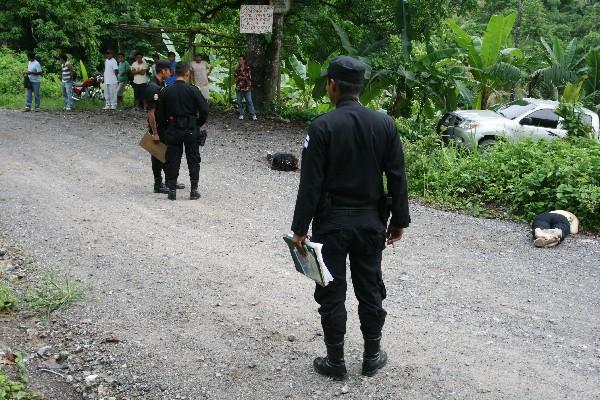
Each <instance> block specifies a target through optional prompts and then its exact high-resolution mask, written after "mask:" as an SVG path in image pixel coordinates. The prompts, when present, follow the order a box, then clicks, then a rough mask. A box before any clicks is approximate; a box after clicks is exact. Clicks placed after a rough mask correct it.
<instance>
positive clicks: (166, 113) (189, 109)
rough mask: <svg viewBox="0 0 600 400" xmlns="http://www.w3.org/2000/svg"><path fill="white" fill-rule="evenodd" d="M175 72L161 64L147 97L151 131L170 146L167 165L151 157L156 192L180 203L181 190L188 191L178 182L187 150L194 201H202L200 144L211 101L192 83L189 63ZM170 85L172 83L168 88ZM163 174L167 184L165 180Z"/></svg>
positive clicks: (182, 64)
mask: <svg viewBox="0 0 600 400" xmlns="http://www.w3.org/2000/svg"><path fill="white" fill-rule="evenodd" d="M171 69H172V67H171V64H170V63H169V62H167V61H160V60H159V61H157V62H156V63H155V64H154V70H155V74H154V77H153V78H152V80H151V81H150V83H149V84H148V85H147V87H146V89H145V94H144V103H145V105H146V112H147V117H148V131H149V133H150V134H151V135H152V139H153V140H154V142H155V143H159V142H162V143H164V144H166V145H167V151H166V161H165V163H163V162H161V161H160V160H159V159H158V158H156V157H154V156H151V164H152V173H153V175H154V193H165V194H167V195H168V198H169V200H176V198H177V189H184V188H185V186H184V185H182V184H178V183H177V179H178V177H179V168H180V165H181V157H182V155H183V153H184V150H185V156H186V160H187V164H188V170H189V174H190V184H191V188H190V199H191V200H198V199H199V198H200V193H199V192H198V182H199V179H200V162H201V157H200V145H201V144H203V140H205V138H204V139H203V134H204V132H203V131H201V130H200V128H201V127H202V125H204V123H205V122H206V120H207V118H208V102H207V100H206V98H205V97H204V95H203V94H202V92H201V90H200V88H199V87H198V86H196V85H194V84H189V83H188V82H189V81H190V78H191V76H192V75H193V73H194V72H193V70H192V67H191V66H190V65H189V64H188V63H186V62H182V61H180V62H177V63H176V64H175V68H174V74H173V73H172V72H171ZM173 77H174V78H175V80H174V81H173V79H172V78H173ZM167 82H172V83H170V84H169V86H168V87H167ZM163 171H164V174H165V182H166V184H165V183H163V179H162V172H163Z"/></svg>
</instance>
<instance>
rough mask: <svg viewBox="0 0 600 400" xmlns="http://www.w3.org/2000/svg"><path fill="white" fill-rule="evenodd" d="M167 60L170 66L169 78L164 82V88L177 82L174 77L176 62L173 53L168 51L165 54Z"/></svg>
mask: <svg viewBox="0 0 600 400" xmlns="http://www.w3.org/2000/svg"><path fill="white" fill-rule="evenodd" d="M167 59H168V60H169V64H170V65H171V77H170V78H169V79H167V80H166V81H165V87H166V86H171V85H172V84H174V83H175V81H176V80H177V77H176V76H175V65H176V64H177V61H175V52H173V51H170V52H169V53H168V54H167Z"/></svg>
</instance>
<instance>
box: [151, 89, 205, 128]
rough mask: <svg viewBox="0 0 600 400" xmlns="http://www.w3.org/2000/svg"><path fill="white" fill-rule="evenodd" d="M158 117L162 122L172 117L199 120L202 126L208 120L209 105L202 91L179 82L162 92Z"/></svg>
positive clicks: (199, 124) (198, 122) (198, 123)
mask: <svg viewBox="0 0 600 400" xmlns="http://www.w3.org/2000/svg"><path fill="white" fill-rule="evenodd" d="M158 117H159V118H160V119H161V120H162V121H165V120H168V119H169V118H170V117H174V118H178V117H179V118H181V117H193V118H197V125H198V126H202V125H204V123H205V122H206V119H207V118H208V103H207V102H206V100H205V99H204V97H203V96H202V93H201V92H200V89H198V88H197V87H196V86H194V85H190V84H188V83H186V82H184V81H181V80H178V81H177V82H175V83H174V84H173V85H171V86H168V87H166V88H165V89H164V90H163V91H162V92H161V94H160V104H159V106H158Z"/></svg>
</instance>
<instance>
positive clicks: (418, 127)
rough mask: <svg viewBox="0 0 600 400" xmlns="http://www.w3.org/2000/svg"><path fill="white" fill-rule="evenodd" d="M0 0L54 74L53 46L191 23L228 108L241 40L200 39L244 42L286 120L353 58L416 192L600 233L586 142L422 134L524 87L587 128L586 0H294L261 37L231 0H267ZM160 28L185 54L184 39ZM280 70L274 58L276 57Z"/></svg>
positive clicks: (596, 52) (264, 102)
mask: <svg viewBox="0 0 600 400" xmlns="http://www.w3.org/2000/svg"><path fill="white" fill-rule="evenodd" d="M6 3H7V6H6V7H4V8H3V9H2V10H0V23H2V26H3V27H4V30H3V31H2V32H0V43H3V44H4V45H6V46H7V47H8V48H11V49H13V50H18V51H21V52H22V51H24V50H28V49H32V48H35V49H36V51H37V52H38V53H39V55H40V59H41V61H42V63H43V64H44V65H45V66H46V68H47V70H48V71H50V72H53V71H54V72H57V68H58V62H57V60H56V58H57V55H58V53H59V52H60V51H65V52H67V53H68V54H70V55H71V57H72V59H73V60H75V61H79V60H82V61H83V62H84V64H85V65H86V66H87V67H88V69H89V70H90V73H93V72H94V71H96V70H98V69H100V68H101V62H102V51H103V50H104V49H106V48H108V47H112V48H114V49H122V50H125V51H126V52H127V53H128V54H129V55H131V54H132V52H133V51H134V50H142V51H144V52H145V53H146V54H147V55H150V53H152V52H155V51H158V52H159V53H161V54H163V55H164V54H166V52H167V47H166V46H165V44H164V42H163V39H162V38H161V37H160V35H156V34H147V33H141V32H134V31H128V30H121V29H117V28H116V25H117V24H124V23H125V24H135V25H140V26H144V27H147V28H157V27H179V28H184V27H196V28H200V29H202V30H204V31H205V32H204V33H198V34H196V35H195V36H194V37H192V39H193V40H194V42H196V43H200V44H201V45H200V46H199V47H198V48H197V50H198V51H201V52H204V53H208V54H209V55H210V58H211V62H212V64H213V66H215V70H214V74H213V78H214V82H213V86H214V92H213V94H212V101H213V103H214V104H219V105H222V106H228V105H229V101H228V98H227V95H226V94H227V89H228V88H229V87H231V82H230V79H229V78H228V65H229V63H231V62H235V59H236V56H237V54H236V53H237V52H238V50H234V51H233V52H232V53H228V52H227V50H225V49H214V48H210V47H206V46H207V45H224V44H227V45H240V46H243V50H239V51H240V52H242V51H244V52H245V53H246V54H247V55H248V59H249V61H250V64H251V65H252V66H253V68H254V70H255V74H254V75H255V80H256V87H255V89H254V91H255V98H256V103H257V106H258V107H259V108H260V109H261V110H262V111H263V113H266V112H271V113H275V114H279V115H281V116H284V117H287V118H310V117H311V116H314V115H318V114H320V113H322V112H325V111H327V110H328V109H329V107H330V105H329V102H328V101H327V99H326V98H325V96H324V94H325V92H324V81H323V79H321V78H320V77H319V74H318V73H319V72H320V71H321V70H322V69H324V68H325V67H326V64H327V62H328V60H330V59H331V58H333V57H335V56H336V55H339V54H349V55H353V56H355V57H358V58H360V59H362V60H363V61H364V62H365V63H366V64H367V65H368V67H369V69H368V74H367V75H368V76H367V78H368V80H367V85H366V88H365V91H364V93H363V95H362V96H361V101H362V102H363V103H364V104H366V105H368V106H369V107H372V108H374V109H378V110H381V111H384V112H387V113H388V114H390V115H392V116H394V117H396V118H397V121H398V124H399V126H400V127H401V130H402V131H403V136H404V137H405V139H407V140H408V141H409V143H407V152H408V153H409V160H411V162H415V163H416V164H415V165H409V169H410V171H411V175H410V176H409V178H410V180H411V188H412V194H413V195H414V196H419V197H425V198H426V199H428V200H431V201H435V202H436V203H439V204H442V205H446V206H452V207H459V208H461V209H465V210H466V209H469V210H472V211H475V212H479V211H478V210H482V209H484V208H487V207H490V206H491V207H492V208H494V209H501V210H506V211H507V212H508V213H509V216H513V217H518V218H530V217H531V216H532V215H533V213H536V212H540V211H545V210H548V209H552V208H557V207H561V208H567V209H570V210H571V211H573V212H575V213H579V214H581V215H580V217H582V225H583V227H584V228H586V229H591V230H596V231H599V230H600V224H599V221H598V219H597V216H595V215H597V214H598V203H599V202H600V201H599V198H598V191H599V190H600V189H599V187H600V184H599V182H598V179H599V178H598V175H599V174H598V173H597V172H598V171H597V169H596V170H594V169H593V168H594V167H596V168H597V165H598V148H597V144H596V143H593V142H591V141H590V140H586V139H585V138H582V139H579V140H566V141H560V142H556V143H518V144H509V143H506V144H502V145H501V146H498V147H497V148H495V149H492V150H490V151H487V152H486V153H481V154H480V153H479V152H477V151H462V150H459V149H455V148H448V147H443V146H441V145H439V144H438V143H437V142H434V141H433V140H432V136H431V135H432V131H433V127H434V125H435V123H436V122H437V120H438V119H439V118H440V116H441V115H443V114H444V113H445V112H446V111H449V110H454V109H456V108H489V107H492V106H495V105H498V104H501V103H503V102H505V101H508V100H511V99H515V98H521V97H538V98H547V99H553V100H557V101H561V103H562V104H561V106H560V110H559V112H560V114H561V116H563V118H564V119H565V126H566V127H568V129H569V131H570V132H571V134H572V136H581V137H585V136H587V135H588V134H589V130H588V128H586V127H585V126H582V124H581V123H580V122H579V118H578V110H580V109H581V107H583V106H585V107H587V108H590V109H592V110H594V111H599V109H600V24H598V21H599V20H600V2H598V1H591V0H508V1H500V0H481V1H477V0H435V1H434V0H305V1H293V2H292V6H291V9H290V11H289V13H287V14H286V15H276V17H275V21H274V31H273V33H272V34H269V35H241V34H239V33H238V26H239V7H240V5H241V4H257V3H259V4H267V3H268V1H266V0H264V1H263V0H257V1H251V2H250V1H242V0H231V1H220V0H208V1H204V2H197V1H175V0H165V1H162V2H154V1H149V0H137V1H125V0H116V1H111V2H108V1H100V0H91V1H85V2H84V1H79V0H75V1H71V2H68V5H67V3H65V2H61V1H59V0H41V1H35V2H34V1H32V0H7V2H6ZM169 35H170V38H171V39H172V40H173V42H174V46H175V48H176V50H177V51H178V52H179V53H180V54H181V55H185V54H186V53H187V51H188V47H187V45H186V43H187V42H189V39H190V37H188V36H187V34H186V33H184V32H173V33H170V34H169ZM15 56H16V57H21V59H19V60H18V62H15V61H12V60H14V57H13V55H11V56H10V57H9V56H8V55H7V52H6V50H4V51H3V52H2V53H1V55H0V66H3V65H7V64H8V70H9V71H10V73H9V74H7V77H6V78H5V79H4V80H3V81H2V82H0V94H3V96H1V97H0V106H10V107H15V106H19V105H20V104H21V103H22V99H21V97H22V94H21V92H22V89H21V85H22V84H21V80H20V79H21V78H20V76H18V73H19V72H20V70H22V63H23V62H24V59H23V58H22V53H19V54H17V55H15ZM9 58H10V60H9ZM7 60H9V61H7ZM14 64H18V65H17V66H16V67H15V65H14ZM77 64H78V63H77V62H76V65H77ZM278 65H280V66H281V69H279V68H276V67H275V68H274V67H273V66H278ZM280 72H281V73H280ZM15 88H16V89H15ZM42 88H43V89H42V90H43V91H44V100H43V101H44V102H45V104H46V106H49V107H51V108H60V107H61V106H62V104H61V102H60V93H59V91H58V83H57V77H56V76H55V75H52V74H48V75H47V76H46V77H45V82H44V83H43V85H42ZM4 94H9V95H7V96H4ZM49 98H58V99H59V101H56V102H55V103H53V102H54V101H55V100H48V99H49ZM77 106H78V108H85V107H94V106H95V104H93V103H88V104H86V103H79V104H78V105H77ZM507 165H510V166H511V168H508V167H507ZM535 165H538V166H539V165H545V167H544V168H546V169H547V168H549V167H550V166H552V169H551V170H550V171H549V170H546V171H545V172H544V173H545V174H550V175H549V176H547V177H546V178H544V179H542V178H541V175H539V174H541V172H540V173H539V174H538V172H535V171H534V166H535ZM517 167H518V168H517ZM521 168H523V169H521ZM448 171H453V173H449V172H448ZM552 171H554V172H552ZM536 174H538V175H539V176H538V175H536ZM484 187H485V188H487V189H486V190H483V189H482V188H484ZM529 193H532V194H529Z"/></svg>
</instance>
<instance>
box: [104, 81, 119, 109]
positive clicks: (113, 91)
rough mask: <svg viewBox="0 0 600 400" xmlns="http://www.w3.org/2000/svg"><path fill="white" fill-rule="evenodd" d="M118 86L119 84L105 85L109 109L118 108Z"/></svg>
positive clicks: (105, 97) (105, 96)
mask: <svg viewBox="0 0 600 400" xmlns="http://www.w3.org/2000/svg"><path fill="white" fill-rule="evenodd" d="M117 86H119V84H118V83H105V84H104V99H105V100H106V106H107V107H115V108H116V107H117Z"/></svg>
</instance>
